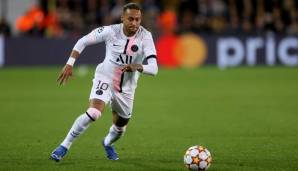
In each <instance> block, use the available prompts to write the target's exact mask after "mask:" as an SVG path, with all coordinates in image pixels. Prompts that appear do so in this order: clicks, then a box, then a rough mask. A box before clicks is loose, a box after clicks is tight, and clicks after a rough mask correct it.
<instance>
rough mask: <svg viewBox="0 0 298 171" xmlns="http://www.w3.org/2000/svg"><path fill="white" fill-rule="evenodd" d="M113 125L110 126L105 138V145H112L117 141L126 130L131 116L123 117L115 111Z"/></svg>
mask: <svg viewBox="0 0 298 171" xmlns="http://www.w3.org/2000/svg"><path fill="white" fill-rule="evenodd" d="M112 113H113V125H112V126H111V127H110V130H109V133H108V135H107V136H106V137H105V139H104V144H105V145H108V146H110V145H112V144H113V143H114V142H116V141H117V140H118V139H119V138H120V137H121V136H122V135H123V134H124V132H125V130H126V125H127V124H128V121H129V118H122V117H121V116H119V115H118V114H117V112H116V111H113V112H112Z"/></svg>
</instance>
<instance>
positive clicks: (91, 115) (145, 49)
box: [51, 3, 158, 161]
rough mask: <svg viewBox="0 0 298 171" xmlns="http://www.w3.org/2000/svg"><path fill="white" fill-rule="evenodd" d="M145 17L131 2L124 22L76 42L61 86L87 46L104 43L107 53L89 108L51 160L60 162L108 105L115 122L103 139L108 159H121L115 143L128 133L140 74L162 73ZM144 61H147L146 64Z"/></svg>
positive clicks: (97, 76) (79, 118)
mask: <svg viewBox="0 0 298 171" xmlns="http://www.w3.org/2000/svg"><path fill="white" fill-rule="evenodd" d="M141 17H142V14H141V8H140V6H139V5H138V4H136V3H128V4H126V5H125V6H124V7H123V12H122V16H121V21H122V23H120V24H115V25H110V26H103V27H99V28H97V29H95V30H93V31H92V32H90V33H89V34H87V35H86V36H84V37H82V38H81V39H79V40H78V42H77V43H76V44H75V46H74V48H73V50H72V52H71V54H70V57H69V59H68V61H67V63H66V65H65V66H64V68H63V69H62V71H61V73H60V75H59V77H58V79H57V81H58V82H59V84H60V85H61V84H65V83H66V82H67V80H68V79H69V77H71V76H72V68H73V65H74V63H75V61H76V59H77V58H78V57H79V55H80V53H81V52H82V51H83V50H84V48H85V47H86V46H88V45H92V44H96V43H100V42H104V43H105V45H106V56H105V59H104V61H103V62H102V63H100V64H98V66H97V68H96V71H95V75H94V79H93V86H92V88H91V92H90V97H89V100H90V102H89V103H90V105H89V108H88V109H87V111H86V112H85V113H83V114H81V115H80V116H79V117H78V118H77V119H76V120H75V122H74V123H73V125H72V127H71V129H70V130H69V132H68V134H67V135H66V137H65V139H64V140H63V141H62V143H61V144H60V145H59V146H58V147H57V148H56V149H55V150H54V151H53V152H52V154H51V159H53V160H55V161H60V160H61V159H62V158H63V157H64V156H65V155H66V153H67V151H68V150H69V148H70V146H71V145H72V143H73V141H74V140H75V139H76V138H78V137H79V135H81V134H82V133H83V132H84V131H85V130H86V129H87V128H88V127H89V125H90V124H91V123H92V122H94V121H96V120H97V119H99V118H100V117H101V114H102V112H103V111H104V108H105V105H107V104H109V105H110V106H111V109H112V115H113V124H112V126H111V127H110V129H109V132H108V133H107V135H106V137H105V138H104V139H103V140H102V145H103V147H104V149H105V152H106V155H107V158H108V159H110V160H118V159H119V157H118V154H117V152H116V150H115V147H114V142H115V141H117V140H118V139H119V138H120V137H121V136H122V135H123V134H124V132H125V128H126V126H127V124H128V121H129V119H130V118H131V115H132V108H133V100H134V93H135V89H136V87H137V81H138V78H139V76H140V73H144V74H149V75H156V74H157V72H158V67H157V61H156V50H155V46H154V43H153V39H152V35H151V33H150V32H149V31H147V30H146V29H145V28H144V27H142V26H140V23H141ZM144 60H146V61H147V62H145V63H147V64H143V61H144Z"/></svg>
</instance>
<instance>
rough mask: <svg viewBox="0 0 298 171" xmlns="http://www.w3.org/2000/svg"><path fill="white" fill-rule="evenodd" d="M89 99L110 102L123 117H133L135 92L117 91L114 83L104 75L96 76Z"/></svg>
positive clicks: (113, 109)
mask: <svg viewBox="0 0 298 171" xmlns="http://www.w3.org/2000/svg"><path fill="white" fill-rule="evenodd" d="M89 99H90V100H91V99H99V100H102V101H104V102H105V104H109V105H110V106H111V108H112V111H115V112H117V114H118V115H119V116H120V117H122V118H126V119H129V118H131V113H132V108H133V100H134V94H125V93H120V92H118V91H115V90H114V88H113V86H112V84H111V83H109V82H108V81H107V79H105V78H104V77H101V78H100V79H97V78H94V79H93V85H92V88H91V92H90V97H89Z"/></svg>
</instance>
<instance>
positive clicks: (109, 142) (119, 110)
mask: <svg viewBox="0 0 298 171" xmlns="http://www.w3.org/2000/svg"><path fill="white" fill-rule="evenodd" d="M132 106H133V95H124V94H122V93H118V92H116V93H114V94H113V97H112V99H111V107H112V114H113V124H112V126H111V127H110V129H109V132H108V134H107V135H106V137H105V138H104V140H103V142H102V143H103V146H104V148H105V150H106V153H107V157H108V158H109V159H111V160H118V154H117V152H116V150H115V148H114V145H113V144H114V142H116V141H117V140H118V139H119V138H121V136H123V134H124V132H125V131H126V126H127V124H128V122H129V119H130V117H131V112H132Z"/></svg>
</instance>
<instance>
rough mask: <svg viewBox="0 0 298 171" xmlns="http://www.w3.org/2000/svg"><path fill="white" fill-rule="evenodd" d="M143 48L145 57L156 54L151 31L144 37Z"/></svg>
mask: <svg viewBox="0 0 298 171" xmlns="http://www.w3.org/2000/svg"><path fill="white" fill-rule="evenodd" d="M143 50H144V55H145V58H146V57H148V56H152V55H154V56H156V49H155V45H154V42H153V38H152V35H151V33H150V32H148V34H146V36H145V37H144V39H143Z"/></svg>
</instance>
